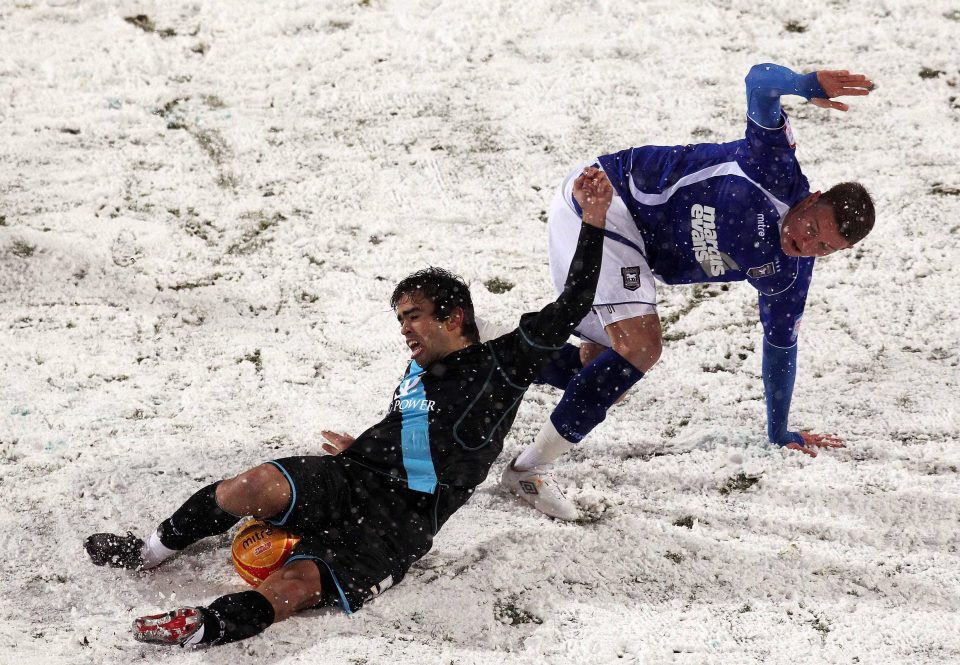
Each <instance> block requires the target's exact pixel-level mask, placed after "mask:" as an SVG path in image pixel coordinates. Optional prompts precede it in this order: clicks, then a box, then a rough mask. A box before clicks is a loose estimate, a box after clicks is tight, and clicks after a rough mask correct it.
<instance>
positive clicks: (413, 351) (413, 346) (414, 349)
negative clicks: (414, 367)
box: [407, 339, 423, 359]
mask: <svg viewBox="0 0 960 665" xmlns="http://www.w3.org/2000/svg"><path fill="white" fill-rule="evenodd" d="M407 347H408V348H409V349H410V357H411V358H413V359H416V357H417V356H419V355H420V354H421V353H423V347H422V346H420V342H418V341H416V340H415V339H408V340H407Z"/></svg>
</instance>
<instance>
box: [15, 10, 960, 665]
mask: <svg viewBox="0 0 960 665" xmlns="http://www.w3.org/2000/svg"><path fill="white" fill-rule="evenodd" d="M766 5H768V3H758V2H747V1H746V0H715V1H713V2H709V3H695V2H688V1H687V0H680V1H679V2H677V1H672V2H663V1H657V0H653V1H650V2H619V1H614V0H597V1H594V2H581V1H577V0H573V1H571V0H566V1H563V2H561V1H558V0H523V1H521V2H502V1H500V0H487V1H485V2H460V1H457V0H425V1H423V2H413V1H409V0H360V1H357V0H352V1H347V0H337V1H333V0H323V1H316V2H309V1H306V0H302V1H299V2H298V1H294V0H274V1H272V2H269V3H268V2H254V1H252V0H234V1H233V2H213V1H211V0H195V1H193V2H174V1H165V2H160V1H158V0H143V1H140V2H133V1H120V2H108V1H106V0H82V1H81V0H46V1H44V0H38V1H30V0H4V1H3V2H2V3H0V97H2V102H0V132H2V136H3V140H2V142H0V158H2V170H0V193H2V197H0V368H2V379H3V380H2V385H0V497H2V499H0V534H2V536H0V542H2V548H0V551H2V552H3V553H4V555H3V556H2V557H0V585H2V586H0V597H2V599H3V600H2V605H0V619H2V620H0V662H2V663H4V664H6V663H11V664H13V663H16V664H17V665H26V664H29V663H43V664H58V663H70V664H76V663H95V664H98V665H99V664H115V663H116V664H121V663H123V664H126V663H133V662H143V663H154V662H156V663H166V664H180V663H184V664H195V663H212V664H219V665H226V664H227V663H235V662H241V661H243V662H251V661H250V660H249V659H251V658H255V659H256V662H261V663H277V664H280V663H282V664H293V663H304V664H305V663H344V664H356V665H360V664H363V663H455V664H466V663H481V664H493V663H511V664H513V663H588V664H594V663H684V664H686V663H724V664H730V663H956V662H960V618H958V608H960V579H958V577H960V573H958V570H960V565H958V564H960V557H958V552H957V548H958V543H960V539H958V526H960V525H958V515H960V471H958V468H960V454H958V452H957V439H958V436H960V415H958V397H957V395H958V377H960V371H958V360H960V358H958V345H957V341H958V339H960V323H958V321H960V305H958V303H960V298H958V295H957V290H958V288H960V168H958V166H960V100H958V97H960V58H958V57H957V54H958V50H957V44H958V43H960V4H958V3H957V2H956V1H955V0H949V1H943V0H922V1H921V0H879V1H878V0H873V1H867V0H830V1H825V0H817V1H814V0H796V1H794V2H790V3H777V4H773V5H770V6H766ZM136 15H145V16H147V17H149V21H150V22H149V23H147V22H146V21H144V20H140V21H134V22H130V21H125V17H134V16H136ZM135 23H139V25H137V24H135ZM758 62H778V63H782V64H785V65H788V66H791V67H793V68H795V69H798V70H807V71H808V70H812V69H822V68H849V69H851V70H854V71H860V72H864V73H867V74H868V75H869V76H871V77H872V78H873V79H874V80H875V81H876V83H877V89H876V90H875V92H874V93H873V94H872V95H871V96H870V97H869V98H865V99H862V98H855V99H850V100H848V101H849V103H850V105H851V110H850V112H849V113H846V114H843V113H838V112H828V111H825V110H823V109H818V108H816V107H814V106H812V105H809V104H806V103H804V102H803V101H802V100H799V98H791V99H788V100H787V108H788V110H789V111H790V112H791V113H792V119H793V126H794V130H795V132H796V135H797V140H798V143H799V147H798V151H799V153H798V154H799V157H800V160H801V163H802V164H803V165H804V168H805V172H806V174H807V176H808V177H809V178H810V181H811V185H812V186H813V188H823V189H825V188H826V187H829V186H830V185H831V184H833V183H835V182H838V181H840V180H850V179H855V180H860V181H862V182H863V183H864V184H865V185H866V186H867V187H868V188H869V189H870V190H871V191H872V192H873V194H874V196H875V198H876V202H877V208H878V225H877V228H876V230H875V231H874V233H873V234H872V235H871V236H870V237H869V238H868V239H867V240H865V241H864V242H863V243H862V245H860V246H858V247H857V248H855V249H854V250H852V251H847V252H842V253H840V254H838V255H836V256H832V257H829V258H827V259H825V260H822V261H820V262H819V263H818V267H817V270H816V277H815V280H814V285H813V287H812V289H811V293H810V298H809V301H808V305H807V310H806V315H805V318H804V326H803V331H802V334H801V342H800V373H799V377H798V380H797V387H796V392H795V395H794V406H793V412H792V425H793V426H795V427H801V426H803V427H811V428H814V429H817V430H819V431H827V432H835V433H837V434H838V435H840V436H841V437H843V438H844V439H845V440H846V442H847V447H846V448H845V449H842V450H836V451H827V452H824V453H822V454H821V455H820V456H819V457H817V458H816V459H811V458H808V457H806V456H803V455H801V454H799V453H794V452H787V451H781V450H780V449H777V448H774V447H771V446H770V445H768V444H767V442H766V436H765V431H764V423H765V411H764V403H763V396H762V386H761V381H760V340H761V333H760V328H759V324H758V322H757V313H756V296H755V293H754V292H753V290H752V289H751V288H750V287H749V286H747V285H744V284H733V285H731V286H730V288H729V289H726V288H720V287H718V286H713V287H709V288H696V287H677V288H669V287H665V288H662V290H661V306H660V312H661V316H662V317H663V318H664V320H665V321H666V322H667V325H666V334H667V340H668V342H667V344H666V349H665V353H664V357H663V360H662V361H661V363H660V364H659V365H658V366H657V367H656V368H655V369H654V370H653V371H652V372H650V374H649V376H647V377H646V378H644V380H643V381H642V382H641V383H640V384H639V385H638V386H637V387H636V388H635V389H634V390H633V391H632V392H631V394H630V395H629V397H628V399H627V400H626V401H625V402H624V403H622V404H621V405H619V406H617V407H616V408H615V409H614V410H613V412H612V413H611V415H610V417H609V418H608V419H607V421H606V422H605V423H604V424H603V425H602V426H601V427H600V428H598V429H597V430H596V431H595V432H594V433H593V435H592V436H590V437H589V439H588V440H587V441H586V442H584V443H583V444H582V445H580V446H577V447H576V448H575V449H574V451H573V453H572V454H571V455H569V457H568V458H567V459H566V460H564V462H563V463H562V464H561V465H560V466H559V467H558V473H559V475H560V478H561V483H562V484H563V485H564V486H565V487H566V488H567V491H568V494H569V496H571V497H572V499H573V500H574V501H575V502H576V503H577V504H578V506H579V507H580V509H581V511H582V513H583V515H584V519H583V520H582V522H581V523H574V524H563V523H557V522H553V521H550V520H549V519H546V518H544V517H542V516H541V515H539V514H537V513H535V512H533V511H532V510H530V509H528V508H527V507H526V506H525V505H522V504H521V503H519V502H518V500H516V499H515V498H513V497H512V496H510V495H509V494H507V493H505V492H504V491H503V490H502V489H501V488H499V486H498V484H497V482H496V479H497V477H498V476H499V473H500V470H501V469H502V467H503V464H505V463H506V461H507V460H508V459H509V457H512V456H513V455H515V454H516V453H517V452H518V451H519V450H520V449H521V447H522V446H523V445H524V444H525V442H527V441H528V440H530V438H531V437H532V436H533V434H534V433H535V432H536V430H537V429H538V428H539V425H540V423H542V422H543V421H544V419H545V418H546V417H547V415H548V414H549V412H550V409H551V408H552V406H553V405H554V404H555V403H556V401H557V400H558V398H559V394H558V392H557V391H555V390H553V389H548V388H534V389H532V390H531V391H530V393H529V396H528V398H527V399H526V401H525V403H524V404H523V406H522V408H521V411H520V414H519V416H518V418H517V422H516V425H515V427H514V429H513V432H512V434H511V436H510V437H509V439H508V441H507V444H506V448H505V452H504V454H503V456H502V457H501V458H500V460H498V462H497V464H495V465H494V467H493V469H492V472H491V474H490V478H488V480H487V481H486V482H485V483H484V484H483V485H482V486H481V487H480V488H479V489H478V491H477V493H476V496H475V497H474V498H473V500H472V501H471V502H470V503H469V504H468V505H467V506H466V507H464V508H463V509H462V510H461V511H460V512H459V513H458V514H456V515H455V516H454V517H453V518H452V519H451V520H450V522H449V523H448V525H447V526H446V527H445V528H444V529H443V531H442V532H441V533H440V534H439V536H438V538H437V539H436V543H435V547H434V549H433V551H432V552H431V553H430V554H429V555H427V556H426V557H425V558H424V559H423V560H422V561H420V562H419V563H417V564H416V565H415V566H414V567H413V568H412V569H411V570H410V573H409V575H408V576H407V579H406V580H404V581H403V583H402V584H400V585H399V586H397V587H396V588H394V589H391V590H390V591H388V592H387V593H386V594H384V595H383V596H381V597H380V598H378V599H375V600H374V601H372V602H370V603H369V604H368V605H367V606H366V607H365V608H364V609H363V610H362V611H360V612H359V613H357V614H355V615H354V616H352V617H348V616H346V615H344V614H342V613H340V612H339V611H334V610H327V611H310V612H304V613H302V614H299V615H297V616H295V617H294V618H292V619H290V620H288V621H286V622H283V623H280V624H277V625H275V626H273V627H271V628H270V629H269V630H268V631H267V632H265V633H264V634H262V635H260V636H258V637H255V638H253V639H250V640H247V641H245V642H242V643H237V644H231V645H225V646H221V647H217V648H213V649H206V650H180V649H175V650H165V649H161V648H153V647H146V646H142V645H139V644H137V643H136V642H134V641H133V640H132V638H131V636H130V632H129V624H130V621H131V620H132V619H133V618H134V617H136V616H139V615H141V614H147V613H151V612H154V611H159V610H165V609H168V608H170V607H174V606H178V605H183V604H186V605H190V604H200V603H206V602H209V601H211V600H213V599H214V598H216V597H217V596H219V595H222V594H225V593H231V592H235V591H240V590H243V589H245V588H246V587H245V585H244V583H243V582H242V581H241V580H240V578H239V577H238V576H237V575H236V574H235V573H234V571H233V569H232V567H231V565H230V562H229V552H228V543H229V536H228V535H225V536H222V537H220V538H217V539H211V540H209V541H204V542H203V543H201V544H198V545H197V546H195V547H193V548H191V549H189V550H188V551H187V552H185V553H184V554H183V555H181V556H180V557H178V558H177V559H175V560H172V561H171V562H169V564H167V565H165V566H163V567H162V568H160V569H158V570H156V571H154V572H151V573H149V574H137V573H130V572H126V571H121V572H117V571H114V570H109V569H101V568H96V567H94V566H93V565H91V564H90V562H89V560H88V559H87V557H86V555H85V553H84V551H83V547H82V542H83V538H84V537H85V536H86V535H87V534H89V533H93V532H95V531H103V530H111V531H118V532H126V531H127V530H132V531H134V532H135V533H138V534H140V535H146V534H147V533H149V532H150V531H151V530H152V529H153V528H154V526H155V525H156V524H157V523H158V522H159V521H160V520H162V519H163V518H165V517H166V516H168V515H169V514H170V513H171V512H172V511H173V510H174V509H175V508H176V507H177V506H179V504H180V503H181V502H182V501H183V500H184V499H186V497H187V496H189V495H190V494H191V493H193V492H194V491H195V490H197V489H198V488H200V487H201V486H202V485H204V484H207V483H210V482H212V481H214V480H216V479H219V478H222V477H225V476H229V475H233V474H235V473H238V472H240V471H242V470H244V469H246V468H249V467H251V466H254V465H256V464H258V463H260V462H261V461H263V460H266V459H270V458H275V457H281V456H286V455H291V454H298V453H312V452H319V440H320V437H319V431H320V430H321V429H327V428H331V429H336V430H340V431H347V432H353V433H358V432H359V431H361V430H362V429H364V428H365V427H367V426H369V425H371V424H373V423H374V422H376V421H377V420H378V419H379V418H380V416H381V415H382V412H383V410H384V407H385V406H386V404H387V402H388V400H389V397H390V394H391V392H392V390H393V389H394V387H395V385H396V383H397V381H398V379H399V378H400V375H401V373H402V371H403V368H404V365H405V362H406V358H407V355H408V354H407V352H406V349H405V347H404V346H403V344H402V343H401V338H400V335H399V334H398V330H397V324H396V321H395V318H394V316H393V313H392V312H391V310H390V308H389V305H388V304H387V300H388V298H389V295H390V291H391V290H392V287H393V285H394V283H395V282H396V281H397V280H398V279H400V278H402V277H403V276H405V275H406V274H408V273H409V272H411V271H412V270H414V269H416V268H419V267H423V266H426V265H429V264H433V265H441V266H446V267H449V268H452V269H454V270H455V271H457V272H459V273H460V274H462V275H463V276H464V277H465V278H466V279H467V280H468V281H469V282H470V283H471V284H472V286H473V290H474V296H475V299H476V302H477V307H478V311H479V312H480V313H481V314H482V315H483V316H485V317H487V318H489V319H492V320H500V321H506V320H513V319H516V318H517V317H518V316H519V314H520V313H522V312H524V311H528V310H531V309H534V308H539V307H540V306H542V305H543V304H545V303H546V302H548V301H549V300H550V299H552V297H553V293H552V290H551V287H550V284H549V277H548V270H547V259H546V233H545V223H544V219H545V212H544V211H545V210H546V209H547V206H548V202H549V199H550V196H551V195H552V191H553V188H554V187H555V186H556V184H557V183H558V182H559V180H560V178H561V177H562V176H563V175H564V174H565V173H566V172H567V171H568V169H569V168H571V167H572V165H574V164H575V163H577V162H580V161H581V160H583V159H586V158H590V157H593V156H594V155H597V154H602V153H604V152H610V151H614V150H618V149H623V148H626V147H629V146H631V145H642V144H645V143H659V144H675V143H687V142H696V141H727V140H735V139H737V138H740V137H741V136H742V133H743V127H744V106H745V103H744V99H743V97H744V89H743V77H744V75H745V74H746V72H747V70H748V69H749V67H750V66H751V65H753V64H755V63H758ZM494 279H499V280H506V281H508V282H510V283H511V284H513V285H514V287H513V288H512V289H511V290H509V291H507V292H505V293H494V292H492V291H490V290H488V288H487V287H486V286H485V284H486V283H487V282H489V281H490V280H494ZM741 474H742V477H741ZM737 478H741V480H743V479H755V480H756V482H755V483H754V484H752V486H749V487H745V485H748V484H749V482H745V483H740V484H737V483H736V482H734V481H735V480H736V479H737Z"/></svg>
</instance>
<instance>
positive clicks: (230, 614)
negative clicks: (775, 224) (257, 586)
mask: <svg viewBox="0 0 960 665" xmlns="http://www.w3.org/2000/svg"><path fill="white" fill-rule="evenodd" d="M199 609H200V612H201V613H202V614H203V639H201V640H200V644H226V643H227V642H236V641H237V640H245V639H247V638H248V637H253V636H254V635H259V634H260V633H262V632H263V631H264V630H266V629H267V627H268V626H270V625H271V624H272V623H273V619H274V612H273V605H271V604H270V601H269V600H267V598H266V596H264V595H263V594H262V593H259V592H257V591H244V592H242V593H232V594H230V595H229V596H220V597H219V598H217V599H216V600H215V601H213V602H212V603H210V607H201V608H199Z"/></svg>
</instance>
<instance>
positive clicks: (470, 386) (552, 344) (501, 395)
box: [340, 224, 603, 533]
mask: <svg viewBox="0 0 960 665" xmlns="http://www.w3.org/2000/svg"><path fill="white" fill-rule="evenodd" d="M602 248H603V232H602V231H601V230H600V229H597V228H595V227H592V226H588V225H586V224H584V225H582V228H581V231H580V240H579V244H578V247H577V252H576V254H575V256H574V259H573V262H572V264H571V268H570V273H569V275H568V277H567V282H566V285H565V288H564V291H563V293H562V294H560V296H559V297H558V298H557V300H556V301H555V302H553V303H550V304H549V305H547V306H546V307H544V308H543V309H542V310H541V311H539V312H535V313H528V314H524V315H523V316H522V317H521V319H520V325H519V326H518V327H517V328H516V329H514V330H513V331H512V332H510V333H508V334H506V335H503V336H502V337H499V338H497V339H494V340H491V341H489V342H486V343H485V344H479V343H478V344H473V345H471V346H469V347H467V348H465V349H461V350H459V351H456V352H454V353H451V354H450V355H448V356H446V357H444V358H442V359H441V360H438V361H435V362H434V363H432V364H430V365H429V366H428V367H426V368H421V367H420V366H419V365H417V363H416V362H415V361H411V362H410V364H409V365H408V367H407V372H406V374H405V376H404V378H403V380H402V381H401V382H400V385H399V386H398V387H397V389H396V391H395V392H394V394H393V399H392V401H391V404H390V408H389V411H388V412H387V414H386V416H385V417H384V418H383V420H381V421H380V422H379V423H377V424H376V425H374V426H373V427H371V428H369V429H368V430H366V431H365V432H363V433H362V434H361V435H360V436H358V437H357V440H356V442H355V443H354V444H353V445H352V446H351V447H350V448H349V449H348V450H346V451H345V452H344V453H342V454H341V456H340V457H341V458H345V459H344V460H343V461H344V462H348V463H355V464H358V465H361V466H363V467H366V468H368V469H370V470H373V471H376V472H378V473H379V474H382V475H383V476H387V477H390V478H392V479H394V480H395V481H396V482H399V483H402V484H404V485H406V486H407V487H408V488H409V489H410V490H414V491H415V492H419V493H422V495H423V496H424V498H427V496H426V495H434V497H433V500H429V501H426V502H423V503H429V504H432V505H433V507H434V509H433V512H434V515H433V519H434V525H433V531H434V533H435V532H436V530H437V529H439V527H440V526H441V525H442V524H443V523H444V522H445V521H446V520H447V518H448V517H449V516H450V515H451V514H452V513H453V512H454V511H455V510H457V508H459V507H460V506H462V505H463V504H464V503H465V502H466V501H467V499H469V498H470V495H471V494H472V493H473V490H474V488H475V487H476V486H477V485H479V484H480V483H482V482H483V480H484V479H485V478H486V477H487V473H488V472H489V470H490V466H491V465H492V464H493V461H494V460H495V459H496V458H497V456H498V455H499V454H500V452H501V451H502V450H503V440H504V438H505V437H506V435H507V432H508V431H509V430H510V427H511V425H513V421H514V418H516V415H517V408H518V407H519V405H520V400H521V399H523V395H524V393H525V392H526V390H527V388H528V387H529V386H530V384H531V383H532V382H533V380H534V379H535V378H536V376H537V374H538V372H539V371H540V369H541V368H542V367H543V365H545V364H546V363H547V362H548V361H549V360H550V357H551V354H553V353H555V352H556V351H557V350H558V349H560V348H561V347H562V346H563V345H564V343H565V342H566V341H567V338H568V337H569V336H570V333H571V331H572V330H573V328H574V326H576V325H577V324H578V323H579V322H580V321H581V319H583V317H584V316H586V314H587V313H588V312H589V310H590V306H591V304H592V302H593V298H594V291H595V289H596V284H597V277H598V275H599V272H600V261H601V255H602Z"/></svg>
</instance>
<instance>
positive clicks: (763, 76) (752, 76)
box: [744, 62, 780, 90]
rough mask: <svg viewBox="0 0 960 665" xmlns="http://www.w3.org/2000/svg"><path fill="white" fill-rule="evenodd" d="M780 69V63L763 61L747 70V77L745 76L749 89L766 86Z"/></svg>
mask: <svg viewBox="0 0 960 665" xmlns="http://www.w3.org/2000/svg"><path fill="white" fill-rule="evenodd" d="M778 69H780V65H775V64H773V63H772V62H761V63H760V64H758V65H754V66H753V67H751V68H750V71H749V72H747V76H746V78H744V82H745V83H746V84H747V89H748V90H750V89H757V88H762V87H764V85H765V84H766V83H767V82H768V81H770V79H771V77H772V76H774V75H775V72H776V70H778Z"/></svg>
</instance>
